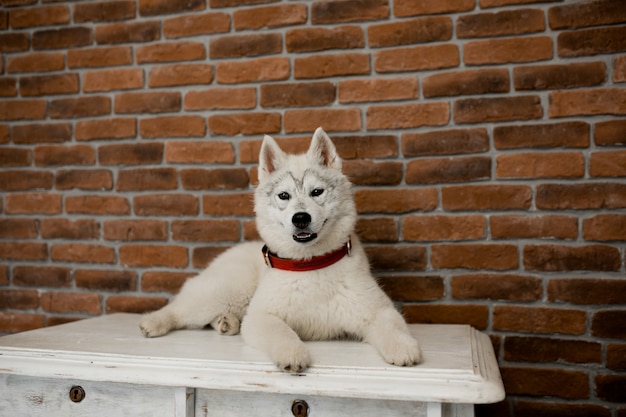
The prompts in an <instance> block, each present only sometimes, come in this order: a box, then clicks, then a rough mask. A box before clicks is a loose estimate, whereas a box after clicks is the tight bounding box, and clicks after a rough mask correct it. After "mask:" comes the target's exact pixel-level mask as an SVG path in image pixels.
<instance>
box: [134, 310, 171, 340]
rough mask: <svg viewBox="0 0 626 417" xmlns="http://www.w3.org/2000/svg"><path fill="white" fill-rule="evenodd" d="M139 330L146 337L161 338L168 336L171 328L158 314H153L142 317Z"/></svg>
mask: <svg viewBox="0 0 626 417" xmlns="http://www.w3.org/2000/svg"><path fill="white" fill-rule="evenodd" d="M139 330H141V333H142V334H143V335H144V336H145V337H159V336H163V335H165V334H167V333H168V332H169V331H170V326H169V325H168V323H167V321H166V320H162V319H161V318H160V317H159V315H158V314H156V313H151V314H146V315H145V316H143V317H141V320H140V321H139Z"/></svg>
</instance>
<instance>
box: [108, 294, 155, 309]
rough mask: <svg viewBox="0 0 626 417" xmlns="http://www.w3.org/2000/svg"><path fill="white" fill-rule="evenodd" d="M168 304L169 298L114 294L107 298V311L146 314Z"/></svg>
mask: <svg viewBox="0 0 626 417" xmlns="http://www.w3.org/2000/svg"><path fill="white" fill-rule="evenodd" d="M166 305H167V298H163V297H136V296H132V295H112V296H110V297H108V298H107V303H106V307H105V309H106V312H107V314H112V313H134V314H144V313H149V312H151V311H155V310H158V309H160V308H163V307H165V306H166Z"/></svg>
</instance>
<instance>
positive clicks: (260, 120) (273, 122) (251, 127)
mask: <svg viewBox="0 0 626 417" xmlns="http://www.w3.org/2000/svg"><path fill="white" fill-rule="evenodd" d="M280 120H281V116H280V113H236V114H220V115H214V116H209V131H210V132H211V133H212V134H214V135H226V136H235V135H240V134H242V135H260V134H269V133H278V132H280Z"/></svg>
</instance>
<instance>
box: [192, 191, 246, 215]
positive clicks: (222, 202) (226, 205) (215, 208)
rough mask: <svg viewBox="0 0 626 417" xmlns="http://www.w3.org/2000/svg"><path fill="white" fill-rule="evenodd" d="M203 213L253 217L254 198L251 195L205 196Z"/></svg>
mask: <svg viewBox="0 0 626 417" xmlns="http://www.w3.org/2000/svg"><path fill="white" fill-rule="evenodd" d="M202 213H203V214H208V215H210V216H253V215H254V202H253V196H252V194H251V193H237V194H205V195H203V196H202Z"/></svg>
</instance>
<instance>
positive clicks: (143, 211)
mask: <svg viewBox="0 0 626 417" xmlns="http://www.w3.org/2000/svg"><path fill="white" fill-rule="evenodd" d="M133 207H134V210H135V214H137V215H138V216H185V215H196V214H198V207H199V206H198V199H197V198H196V197H195V196H193V195H189V194H149V195H138V196H135V197H134V198H133Z"/></svg>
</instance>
